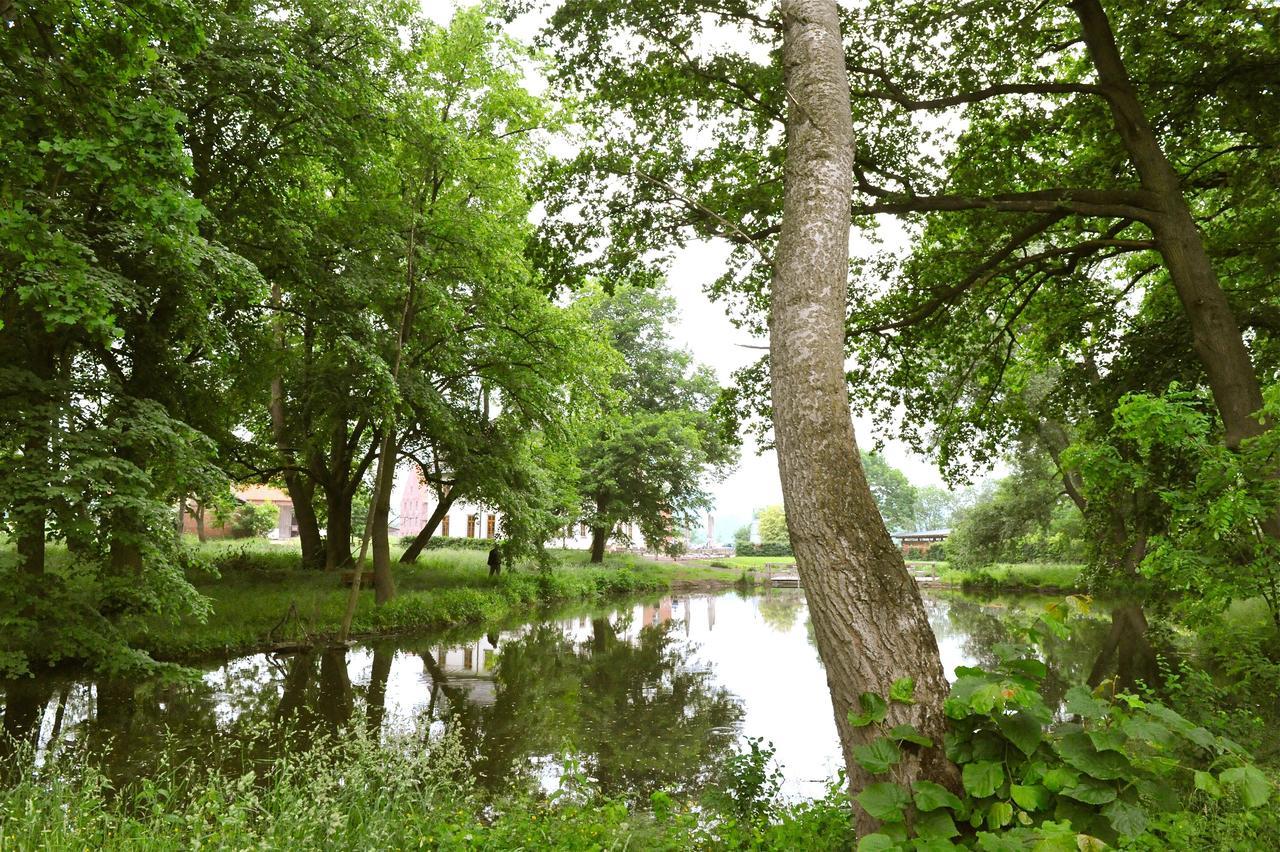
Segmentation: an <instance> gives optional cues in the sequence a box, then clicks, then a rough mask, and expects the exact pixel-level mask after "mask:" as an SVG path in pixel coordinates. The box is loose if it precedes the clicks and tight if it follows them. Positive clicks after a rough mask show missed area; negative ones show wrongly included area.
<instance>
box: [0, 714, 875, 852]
mask: <svg viewBox="0 0 1280 852" xmlns="http://www.w3.org/2000/svg"><path fill="white" fill-rule="evenodd" d="M260 735H261V736H275V735H278V734H276V732H273V731H271V730H266V729H264V730H263V731H261V733H260ZM342 736H343V738H344V739H343V740H342V741H339V742H335V741H333V740H330V739H328V738H325V737H318V738H316V739H317V740H318V741H317V742H316V743H315V744H314V745H313V746H312V747H310V748H309V749H307V748H305V747H304V748H300V749H298V750H291V751H286V752H284V753H283V755H282V756H281V757H279V758H277V759H275V760H274V761H272V762H269V763H268V762H260V763H259V765H258V766H257V767H256V768H255V771H254V772H251V773H249V774H246V775H243V776H241V777H235V776H226V775H220V774H217V773H216V772H214V771H210V770H208V769H206V768H204V767H201V766H199V765H198V763H196V762H188V763H169V762H165V763H163V764H162V765H161V766H160V767H159V768H158V769H157V770H156V771H155V772H154V773H152V774H151V775H150V776H149V777H148V778H146V779H145V780H144V779H139V780H138V781H136V782H133V783H126V784H123V785H121V786H120V787H118V788H117V787H113V786H110V785H108V784H107V783H106V780H105V779H104V778H103V776H102V775H100V774H98V772H97V771H96V770H95V769H94V768H93V765H92V763H91V762H89V761H84V760H76V759H75V758H76V757H77V755H76V754H74V753H73V752H67V753H64V754H62V755H60V756H59V758H58V760H57V762H56V763H55V764H54V765H51V766H45V767H44V768H43V769H42V770H41V771H40V773H39V774H38V777H37V776H36V775H35V774H34V773H32V774H28V775H26V777H24V778H22V779H21V780H17V781H16V782H15V783H12V784H5V785H3V786H0V849H52V850H82V849H112V850H114V849H128V850H169V849H288V850H330V849H443V850H481V849H484V850H501V849H553V850H574V852H577V851H578V850H591V849H595V850H603V849H637V850H639V849H644V850H684V849H745V848H752V849H762V850H764V849H778V850H789V849H812V850H818V851H819V852H821V850H827V849H830V850H836V849H851V848H852V846H853V842H854V841H853V837H852V832H851V822H850V816H851V814H850V810H849V800H848V798H847V796H846V795H845V794H844V792H843V790H839V791H833V792H832V793H831V795H829V796H828V797H826V798H824V799H820V800H817V801H804V802H797V803H782V802H780V801H778V800H777V799H776V796H773V795H771V791H765V793H764V794H763V795H757V797H756V798H755V799H753V800H752V802H751V803H752V804H753V805H755V807H754V813H752V814H749V818H743V817H742V816H741V815H739V814H736V813H728V812H725V811H723V810H720V811H718V810H714V808H715V807H716V805H715V804H714V803H711V802H709V803H708V804H706V805H701V804H700V803H699V802H698V801H697V800H693V799H690V800H685V799H683V798H681V799H676V798H675V797H673V796H670V795H667V794H666V793H658V794H655V795H654V796H653V798H652V799H651V800H649V801H643V800H642V801H641V802H628V801H627V800H626V799H613V798H608V797H605V796H602V795H601V794H600V793H599V791H598V790H597V789H595V788H594V787H593V784H592V781H591V780H590V779H589V778H587V777H586V776H585V775H583V774H582V772H581V769H580V768H575V766H574V764H572V763H570V762H567V761H566V762H565V763H564V764H563V765H564V766H565V768H566V769H567V770H568V771H567V773H566V776H565V777H564V778H563V782H564V787H563V788H562V792H561V793H559V794H558V795H556V796H554V797H547V796H545V795H539V794H538V792H537V791H536V788H535V787H533V785H531V784H530V783H529V780H530V779H526V778H520V779H519V780H520V781H522V782H525V783H523V784H520V785H519V786H516V785H514V784H513V787H512V789H511V790H509V791H506V792H503V793H500V794H496V795H488V794H484V793H482V792H481V791H480V790H479V789H478V787H477V785H476V784H475V782H474V776H473V773H472V769H471V767H470V765H469V761H468V759H467V757H466V750H465V749H464V746H463V744H462V743H461V742H460V741H459V740H458V739H457V738H456V737H453V736H450V735H448V734H445V735H444V736H430V737H428V736H425V735H424V734H423V733H422V732H419V733H417V734H416V735H413V736H402V737H397V736H388V737H386V738H384V740H383V742H382V743H379V742H378V739H377V738H376V737H374V736H370V735H369V734H367V733H366V732H365V731H364V730H363V728H353V729H351V730H349V731H346V732H344V733H343V734H342ZM722 773H723V770H722ZM766 796H767V797H768V798H766Z"/></svg>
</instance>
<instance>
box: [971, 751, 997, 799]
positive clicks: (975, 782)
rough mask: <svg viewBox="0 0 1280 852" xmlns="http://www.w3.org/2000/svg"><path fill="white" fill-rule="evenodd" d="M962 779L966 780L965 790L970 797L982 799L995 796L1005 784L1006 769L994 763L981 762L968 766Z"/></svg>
mask: <svg viewBox="0 0 1280 852" xmlns="http://www.w3.org/2000/svg"><path fill="white" fill-rule="evenodd" d="M961 777H962V778H963V780H964V789H965V790H966V791H968V793H969V795H970V796H975V797H977V798H982V797H983V796H991V795H994V794H995V792H996V790H997V789H998V788H999V787H1000V785H1001V784H1003V783H1004V768H1003V767H1002V766H1001V765H1000V764H998V763H996V762H994V761H989V760H980V761H978V762H977V763H969V764H966V765H965V767H964V770H963V771H962V772H961Z"/></svg>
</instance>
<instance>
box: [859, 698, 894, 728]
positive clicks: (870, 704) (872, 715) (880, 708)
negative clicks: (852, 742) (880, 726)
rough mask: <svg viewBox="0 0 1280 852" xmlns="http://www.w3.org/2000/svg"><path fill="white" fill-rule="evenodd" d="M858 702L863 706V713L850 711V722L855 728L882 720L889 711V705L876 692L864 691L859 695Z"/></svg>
mask: <svg viewBox="0 0 1280 852" xmlns="http://www.w3.org/2000/svg"><path fill="white" fill-rule="evenodd" d="M858 704H859V705H861V707H862V712H861V713H857V714H855V713H854V712H853V711H852V710H850V711H849V724H850V725H853V726H854V727H855V728H865V727H866V726H867V725H870V724H871V723H873V722H882V721H884V717H885V714H886V713H888V711H889V705H888V704H886V703H885V700H884V699H883V698H881V697H880V696H879V695H876V694H875V693H874V692H864V693H862V694H861V695H859V696H858Z"/></svg>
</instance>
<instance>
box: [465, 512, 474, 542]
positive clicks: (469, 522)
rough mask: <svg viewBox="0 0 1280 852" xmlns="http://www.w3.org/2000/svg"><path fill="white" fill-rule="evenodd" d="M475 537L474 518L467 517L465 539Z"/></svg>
mask: <svg viewBox="0 0 1280 852" xmlns="http://www.w3.org/2000/svg"><path fill="white" fill-rule="evenodd" d="M475 537H476V516H475V515H467V538H475Z"/></svg>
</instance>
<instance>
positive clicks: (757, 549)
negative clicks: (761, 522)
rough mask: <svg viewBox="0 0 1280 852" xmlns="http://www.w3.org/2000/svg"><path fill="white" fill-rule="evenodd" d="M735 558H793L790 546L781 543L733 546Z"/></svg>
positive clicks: (793, 554) (771, 542)
mask: <svg viewBox="0 0 1280 852" xmlns="http://www.w3.org/2000/svg"><path fill="white" fill-rule="evenodd" d="M733 553H734V555H735V556H795V553H793V552H792V550H791V545H790V544H783V543H781V542H775V541H770V542H764V543H762V544H751V543H749V542H748V543H747V544H735V545H734V546H733Z"/></svg>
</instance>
